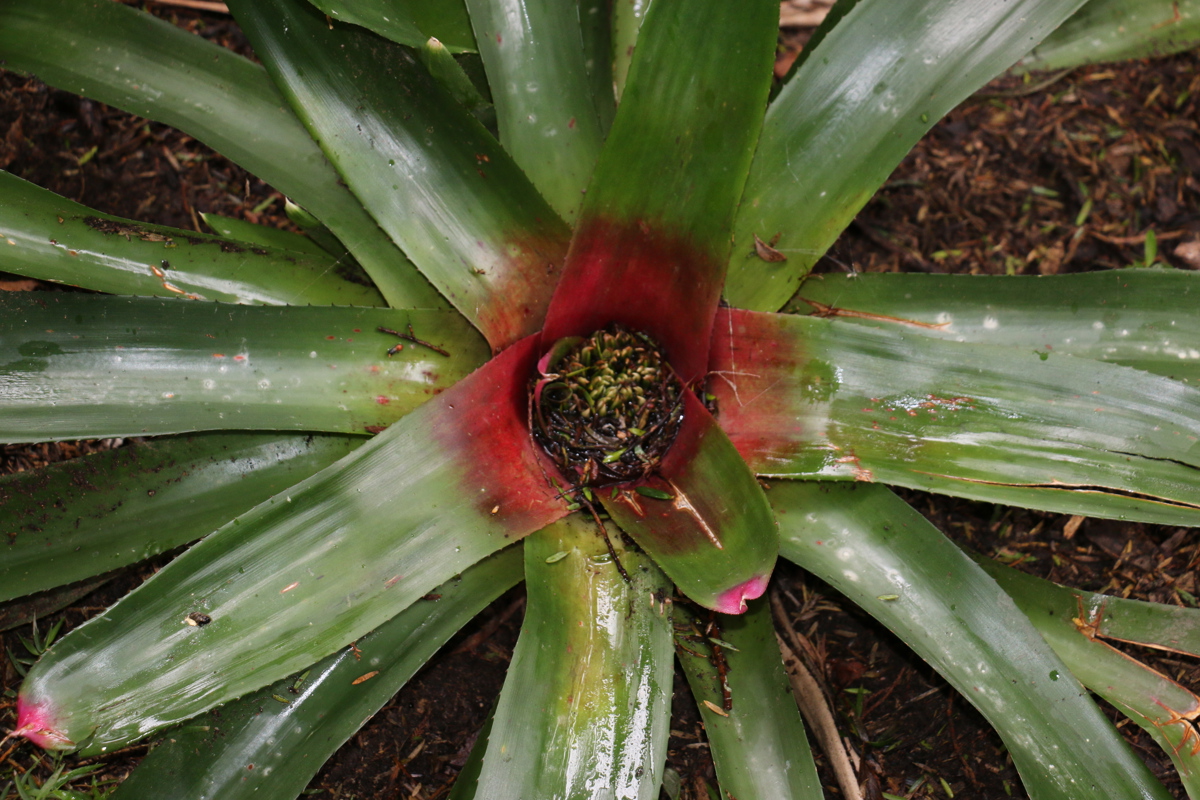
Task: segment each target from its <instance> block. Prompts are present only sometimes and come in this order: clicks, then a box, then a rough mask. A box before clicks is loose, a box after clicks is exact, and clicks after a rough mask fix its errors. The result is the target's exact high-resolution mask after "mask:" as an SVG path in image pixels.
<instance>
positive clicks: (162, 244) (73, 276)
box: [0, 171, 384, 306]
mask: <svg viewBox="0 0 1200 800" xmlns="http://www.w3.org/2000/svg"><path fill="white" fill-rule="evenodd" d="M0 197H3V198H4V202H3V203H0V244H3V245H4V246H5V250H4V255H5V262H4V268H5V270H6V271H8V272H13V273H16V274H18V275H26V276H28V277H30V278H38V279H40V280H46V281H55V282H57V283H65V284H69V285H72V286H82V287H84V288H87V289H93V290H95V291H101V292H113V293H117V294H139V295H154V296H158V297H181V296H183V297H192V298H193V299H202V300H221V301H224V302H232V303H263V304H268V305H281V304H304V303H319V304H329V305H335V304H336V305H359V306H381V305H383V304H384V303H383V298H382V297H381V296H380V295H379V292H377V291H375V289H374V288H373V287H369V286H360V285H358V284H354V283H351V282H349V281H347V280H345V279H344V278H342V277H340V276H339V275H338V274H337V269H336V266H337V265H336V264H335V263H333V261H332V259H330V258H329V256H324V255H323V256H316V257H314V256H313V255H311V254H306V253H299V252H296V251H292V250H280V249H277V248H276V247H265V246H261V245H259V246H251V245H249V244H245V243H240V242H236V241H229V240H227V239H220V238H217V237H214V236H209V235H207V234H203V233H195V232H193V231H183V230H178V229H176V228H167V227H164V226H162V225H144V224H141V223H138V222H131V221H130V220H125V219H121V218H120V217H113V216H110V215H108V214H101V213H99V212H96V211H93V210H92V209H90V208H88V207H87V206H82V205H80V204H79V203H75V202H73V201H71V200H68V199H66V198H65V197H59V196H58V195H56V194H54V193H53V192H48V191H46V190H45V189H41V188H38V187H37V186H34V185H33V184H32V183H28V182H27V181H23V180H21V179H20V178H17V177H16V176H14V175H10V174H9V173H7V172H3V171H0ZM278 233H282V231H278Z"/></svg>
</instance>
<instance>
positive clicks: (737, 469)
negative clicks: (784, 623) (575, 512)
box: [595, 392, 779, 614]
mask: <svg viewBox="0 0 1200 800" xmlns="http://www.w3.org/2000/svg"><path fill="white" fill-rule="evenodd" d="M683 397H684V398H685V405H684V422H683V426H682V428H681V429H680V431H679V434H678V435H677V436H676V437H675V442H674V444H672V445H671V449H670V450H668V451H667V454H666V456H665V457H664V458H663V460H662V463H660V464H659V465H658V467H657V468H656V469H655V471H654V472H653V473H652V474H651V475H650V476H649V477H647V478H646V479H644V480H641V481H638V482H637V487H636V488H634V487H632V486H617V487H613V488H612V489H609V488H607V487H601V488H598V489H596V490H595V493H596V496H597V498H598V499H599V500H600V502H601V503H603V504H604V510H605V511H607V512H608V513H609V515H610V516H611V517H612V518H613V520H614V521H615V522H616V523H617V524H618V525H620V526H621V530H623V531H625V533H627V534H629V536H631V537H632V538H633V540H634V541H636V542H637V543H638V544H639V545H640V546H641V547H642V549H643V550H645V551H646V552H647V553H649V554H650V555H651V557H653V558H654V561H655V563H657V564H658V565H659V566H660V567H661V568H662V570H663V571H664V572H666V573H667V575H668V576H670V578H671V580H673V581H674V582H675V584H676V585H677V586H678V587H679V590H680V591H681V592H683V593H684V594H685V595H687V596H688V597H689V598H690V599H692V600H694V601H695V602H697V603H699V604H700V605H702V606H704V607H705V608H711V609H715V610H717V611H720V612H721V613H723V614H741V613H744V612H745V610H746V601H747V600H753V599H754V598H756V597H758V596H760V595H761V594H762V593H763V590H764V589H766V586H767V580H768V579H769V578H770V577H771V570H772V569H773V568H774V566H775V556H776V554H777V553H778V549H779V542H778V538H777V534H776V530H775V522H774V520H773V519H771V510H770V508H768V506H767V503H766V500H765V499H764V497H763V493H762V489H761V488H760V487H759V485H758V482H757V481H756V480H755V478H754V475H753V474H752V473H751V472H750V471H749V470H748V469H746V465H745V463H743V461H742V459H741V456H739V455H738V452H737V450H736V449H735V448H734V447H733V445H732V444H731V443H730V441H729V439H728V438H727V437H726V436H725V434H724V433H723V432H722V431H721V429H720V427H718V425H717V424H716V422H715V421H714V420H713V418H712V416H711V415H710V414H709V413H708V412H707V411H706V410H705V408H704V406H703V404H702V403H701V402H700V401H699V400H697V399H696V397H695V395H693V394H691V393H690V392H689V393H686V394H684V395H683Z"/></svg>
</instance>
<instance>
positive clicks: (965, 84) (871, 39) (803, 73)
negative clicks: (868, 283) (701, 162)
mask: <svg viewBox="0 0 1200 800" xmlns="http://www.w3.org/2000/svg"><path fill="white" fill-rule="evenodd" d="M1083 1H1084V0H1010V2H1005V3H997V2H994V0H950V1H949V2H940V3H930V2H926V0H861V2H859V3H858V4H856V5H855V6H854V7H853V8H852V9H851V10H850V11H849V12H848V13H846V15H845V16H844V17H842V18H841V20H840V21H839V22H838V24H837V26H836V27H834V28H833V29H832V30H830V31H828V33H827V34H826V35H825V37H824V38H823V39H822V40H821V41H820V43H819V44H818V45H817V46H816V48H815V49H814V50H813V51H812V52H811V53H810V54H808V56H807V57H806V59H805V61H804V63H803V65H802V66H801V67H800V68H799V69H798V70H796V73H795V74H794V75H793V76H792V77H791V79H790V80H789V81H788V83H787V85H786V86H785V87H784V88H783V90H782V91H781V92H780V93H779V95H778V96H777V97H776V98H775V100H774V101H773V102H772V103H771V108H770V110H769V111H768V112H767V119H766V122H765V123H764V126H763V132H762V139H761V140H760V142H759V144H758V150H757V152H756V153H755V156H754V165H753V167H752V168H751V171H750V178H749V180H748V181H747V183H746V192H745V195H744V196H743V197H742V202H741V206H740V207H739V209H738V219H737V223H736V224H735V226H734V242H735V247H734V251H733V255H732V257H731V258H730V262H729V280H728V282H727V285H726V287H725V297H726V299H728V300H729V302H730V303H731V304H732V305H734V306H737V307H739V308H748V309H753V310H757V311H774V310H776V309H778V308H780V307H782V306H783V304H784V303H785V302H787V299H788V298H789V297H791V295H792V294H793V293H794V292H795V291H796V287H797V286H799V284H800V281H801V280H802V279H803V277H804V276H805V275H807V274H808V271H809V270H810V269H811V268H812V265H813V264H815V263H816V262H817V260H818V259H820V257H821V256H822V255H823V254H824V253H825V251H826V249H828V247H829V246H830V245H831V244H832V243H833V241H834V240H835V239H836V238H837V236H838V234H840V233H841V232H842V229H843V228H844V227H845V226H846V225H847V224H849V222H850V220H851V219H853V218H854V215H855V214H856V213H857V212H858V210H859V209H860V208H862V206H863V205H864V204H865V203H866V202H867V200H869V199H871V196H872V195H874V194H875V192H876V190H877V189H878V188H879V187H880V185H882V184H883V182H884V180H886V179H887V176H888V175H889V174H891V172H892V170H893V169H895V167H896V165H897V164H899V163H900V160H901V159H902V158H903V157H904V155H905V154H906V153H907V152H908V151H909V149H910V148H911V147H912V146H913V145H914V144H916V142H917V140H918V139H920V138H921V137H922V136H924V135H925V132H926V131H928V130H929V129H930V128H931V127H932V126H933V124H934V123H935V122H937V121H938V119H940V118H941V117H942V116H943V115H944V114H946V113H947V112H948V111H949V110H950V109H952V108H954V107H955V106H956V105H958V104H959V103H960V102H962V101H963V100H964V99H965V98H967V97H968V96H970V95H971V93H972V92H974V91H975V90H976V89H978V88H979V87H980V86H982V85H983V84H984V83H986V82H987V81H988V80H990V79H991V78H992V77H994V76H995V75H997V74H998V73H1000V72H1002V71H1003V70H1005V69H1007V68H1008V67H1009V66H1010V65H1011V64H1012V63H1013V62H1015V61H1016V60H1017V59H1018V58H1019V57H1020V56H1022V55H1023V54H1024V53H1026V52H1028V50H1029V48H1030V47H1031V46H1032V45H1033V44H1035V43H1037V42H1039V41H1041V40H1042V38H1043V37H1045V36H1046V34H1048V33H1049V32H1050V31H1052V30H1054V28H1056V27H1057V26H1058V25H1059V23H1061V22H1062V21H1063V20H1064V19H1066V18H1067V17H1068V16H1069V15H1070V14H1071V13H1072V12H1074V11H1075V9H1077V8H1079V6H1080V5H1082V4H1083ZM755 236H758V237H759V238H760V239H762V241H764V242H772V241H773V242H775V244H774V247H775V248H776V249H777V250H778V251H779V252H780V253H782V254H783V255H784V256H786V257H787V260H786V261H783V262H767V261H763V260H761V259H760V258H759V257H757V256H756V255H755V245H754V237H755ZM777 236H778V238H776V237H777Z"/></svg>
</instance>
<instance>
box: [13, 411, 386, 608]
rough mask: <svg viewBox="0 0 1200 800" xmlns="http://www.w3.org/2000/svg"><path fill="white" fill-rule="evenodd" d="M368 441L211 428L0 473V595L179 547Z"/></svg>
mask: <svg viewBox="0 0 1200 800" xmlns="http://www.w3.org/2000/svg"><path fill="white" fill-rule="evenodd" d="M362 441H364V440H363V439H360V438H351V437H342V436H308V437H303V436H279V435H274V434H242V433H238V434H230V433H215V434H207V435H200V436H189V437H180V438H176V439H162V440H157V441H149V442H144V443H140V444H137V445H133V446H129V447H123V448H120V449H117V450H109V451H106V452H103V453H95V454H93V455H89V456H86V457H84V458H80V459H75V460H73V461H67V462H63V463H59V464H52V465H50V466H48V467H43V468H41V469H36V470H29V471H27V472H19V473H16V474H13V475H6V476H4V477H2V478H0V519H4V520H7V525H6V526H5V529H4V530H3V533H5V534H6V540H5V541H4V542H3V545H4V546H3V549H2V550H0V553H2V554H3V558H2V560H0V601H4V600H9V599H12V598H14V597H20V596H22V595H27V594H33V593H34V592H40V591H44V590H46V589H50V588H52V587H55V586H61V585H63V584H66V583H70V582H72V581H77V580H82V579H83V578H88V577H91V576H92V575H99V574H101V573H103V572H107V571H109V570H112V569H116V568H117V567H123V566H125V565H127V564H132V563H133V562H135V561H140V560H142V559H144V558H149V557H150V556H154V555H158V554H159V553H162V552H165V551H167V550H170V549H171V548H174V547H178V546H180V545H183V544H187V543H188V542H191V541H193V540H194V539H199V538H200V537H202V536H205V535H207V534H208V533H211V532H212V531H214V530H216V529H217V528H219V527H221V526H222V525H224V524H225V523H226V522H228V521H229V520H231V519H233V518H234V517H236V516H237V515H238V514H241V513H242V512H244V511H248V510H250V509H251V508H253V507H254V506H256V505H258V504H259V503H261V502H262V501H264V500H266V499H267V498H269V497H271V496H272V495H274V494H276V493H277V492H280V491H283V490H284V489H286V488H288V487H289V486H291V485H292V484H294V483H297V482H299V481H301V480H303V479H304V478H307V477H308V476H309V475H312V474H313V473H315V472H317V471H319V470H321V469H324V468H325V467H327V466H329V465H330V464H332V463H333V462H334V461H337V460H338V459H339V458H341V457H342V456H344V455H346V454H347V453H349V452H350V451H351V450H353V449H354V448H355V447H357V446H358V445H359V444H361V443H362Z"/></svg>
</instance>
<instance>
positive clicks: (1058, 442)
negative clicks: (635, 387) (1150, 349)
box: [711, 311, 1200, 525]
mask: <svg viewBox="0 0 1200 800" xmlns="http://www.w3.org/2000/svg"><path fill="white" fill-rule="evenodd" d="M910 327H911V326H908V325H904V324H900V323H898V322H894V321H893V322H886V321H880V322H879V327H870V326H867V325H862V324H854V323H849V322H843V321H840V320H837V319H820V318H816V317H790V316H785V315H781V314H760V313H755V312H746V311H730V312H724V311H723V312H722V314H721V316H720V317H719V319H718V322H717V325H716V328H717V331H718V334H717V336H716V337H715V339H714V342H715V344H716V347H715V348H714V354H713V363H712V371H713V375H714V380H713V383H712V389H711V391H712V392H713V394H715V395H716V396H717V401H718V407H719V409H720V414H719V417H720V424H721V426H722V428H724V429H725V431H726V433H728V434H729V437H730V439H732V440H733V442H734V444H735V446H736V447H737V448H738V451H739V452H740V453H741V454H742V456H743V457H744V458H745V459H746V461H747V463H749V464H750V467H751V469H753V470H754V471H755V472H757V473H758V474H761V475H778V476H792V477H815V478H822V479H840V480H845V479H855V480H864V481H870V480H876V481H880V482H883V483H891V484H897V485H901V486H909V487H912V488H920V489H926V490H928V491H935V492H941V493H944V494H951V495H955V496H961V497H971V498H975V499H979V500H988V501H991V502H1009V503H1014V504H1018V505H1023V506H1027V507H1030V508H1043V509H1049V510H1055V511H1062V512H1064V513H1072V514H1084V515H1090V516H1103V517H1117V518H1122V519H1123V518H1130V519H1140V520H1145V521H1155V522H1162V523H1165V524H1176V525H1196V524H1200V483H1198V482H1197V480H1196V475H1197V471H1196V470H1197V466H1200V447H1198V446H1197V445H1196V442H1197V441H1200V391H1197V390H1196V389H1195V388H1192V387H1190V386H1187V385H1185V384H1182V383H1178V382H1176V381H1172V380H1169V379H1167V378H1163V377H1159V376H1156V375H1150V374H1148V373H1145V372H1140V371H1137V370H1134V369H1130V368H1129V367H1122V366H1118V365H1115V364H1101V363H1098V362H1095V361H1089V360H1086V359H1080V358H1072V357H1070V356H1061V355H1058V354H1057V353H1054V352H1046V351H1042V350H1039V351H1035V350H1033V349H1027V348H1019V347H1011V348H1010V347H1001V346H998V345H988V344H973V343H959V342H945V341H938V340H936V339H931V338H929V337H927V336H924V335H920V334H914V333H911V332H909V328H910Z"/></svg>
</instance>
